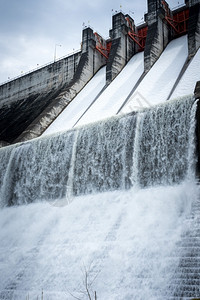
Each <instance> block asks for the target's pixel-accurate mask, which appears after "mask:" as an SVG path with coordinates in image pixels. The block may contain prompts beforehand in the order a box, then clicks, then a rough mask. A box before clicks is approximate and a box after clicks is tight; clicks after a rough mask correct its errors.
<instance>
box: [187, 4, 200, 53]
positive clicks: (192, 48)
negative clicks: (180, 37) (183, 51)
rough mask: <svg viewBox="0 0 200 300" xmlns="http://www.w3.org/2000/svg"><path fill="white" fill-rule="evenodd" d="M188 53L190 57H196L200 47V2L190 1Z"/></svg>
mask: <svg viewBox="0 0 200 300" xmlns="http://www.w3.org/2000/svg"><path fill="white" fill-rule="evenodd" d="M189 8H190V10H189V23H188V51H189V57H192V56H194V55H195V53H196V51H197V49H198V48H199V46H200V1H199V0H196V1H195V0H190V1H189Z"/></svg>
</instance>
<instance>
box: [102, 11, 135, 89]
mask: <svg viewBox="0 0 200 300" xmlns="http://www.w3.org/2000/svg"><path fill="white" fill-rule="evenodd" d="M126 17H128V18H129V19H130V21H131V22H132V25H133V27H134V28H135V25H134V21H133V20H132V18H131V17H130V16H128V15H124V14H123V13H121V12H120V13H117V14H115V15H114V16H113V17H112V29H111V30H110V37H111V40H112V46H111V51H110V54H109V58H108V61H107V67H106V82H107V83H110V82H111V81H112V80H113V79H114V78H115V77H116V76H117V75H118V74H119V72H120V71H121V70H122V69H123V67H124V66H125V65H126V63H127V62H128V61H129V60H130V58H131V57H132V56H133V55H134V54H135V53H136V52H137V45H136V44H135V42H134V41H133V40H131V39H130V37H129V36H128V30H129V24H128V22H127V20H126Z"/></svg>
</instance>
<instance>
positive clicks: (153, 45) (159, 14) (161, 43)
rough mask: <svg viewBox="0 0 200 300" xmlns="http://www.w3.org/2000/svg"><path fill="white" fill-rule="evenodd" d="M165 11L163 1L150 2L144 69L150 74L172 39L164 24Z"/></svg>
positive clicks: (147, 16) (151, 0)
mask: <svg viewBox="0 0 200 300" xmlns="http://www.w3.org/2000/svg"><path fill="white" fill-rule="evenodd" d="M164 17H165V9H164V8H163V6H162V3H161V0H156V1H155V0H148V13H147V14H146V16H145V18H146V22H147V24H148V32H147V39H146V45H145V50H144V69H145V72H148V71H149V70H150V69H151V67H152V66H153V64H154V63H155V62H156V60H157V59H158V58H159V56H160V55H161V53H162V52H163V50H164V48H165V47H166V45H167V44H168V42H169V39H170V30H169V27H168V25H167V24H166V23H164V22H163V19H164Z"/></svg>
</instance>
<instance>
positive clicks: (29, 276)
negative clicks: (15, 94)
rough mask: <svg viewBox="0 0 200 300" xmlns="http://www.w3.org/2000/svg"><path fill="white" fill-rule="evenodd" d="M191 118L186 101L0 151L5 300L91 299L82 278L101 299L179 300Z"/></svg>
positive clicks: (191, 161)
mask: <svg viewBox="0 0 200 300" xmlns="http://www.w3.org/2000/svg"><path fill="white" fill-rule="evenodd" d="M195 111H196V103H194V99H192V98H191V97H186V98H183V99H179V100H176V101H175V100H174V101H170V102H168V103H166V104H162V105H160V106H156V107H154V108H152V109H146V110H143V111H141V112H140V113H138V114H129V115H123V116H119V117H115V118H111V119H108V120H105V121H103V122H97V123H95V124H93V125H88V126H85V127H80V128H77V129H76V130H72V131H69V132H65V133H62V134H59V135H52V136H49V137H45V138H40V139H36V140H35V141H32V142H28V143H24V144H18V145H17V146H12V147H6V148H4V149H1V150H0V157H1V170H2V172H1V178H0V179H1V181H0V183H1V186H0V188H1V206H2V209H1V210H0V228H1V230H0V241H1V244H0V279H1V280H0V299H20V300H21V299H25V297H27V296H29V299H37V296H38V297H41V294H42V290H43V297H44V299H49V300H51V299H52V300H61V299H62V300H63V299H74V298H73V296H75V297H77V298H80V299H88V296H87V295H85V294H83V293H81V292H80V291H83V292H86V287H85V284H83V282H84V281H85V278H86V277H85V276H86V273H87V275H88V281H89V283H90V282H93V283H92V286H91V287H90V286H89V291H90V293H91V294H92V296H94V293H93V292H94V291H96V292H97V299H102V300H103V299H109V300H122V299H124V300H133V299H137V300H140V299H141V300H143V299H150V300H153V299H155V300H159V299H166V300H169V299H170V297H171V298H172V299H173V295H174V294H175V290H176V289H175V287H174V285H172V278H173V276H174V274H175V273H176V272H177V270H178V269H179V263H180V259H181V255H182V254H181V253H180V252H176V249H177V245H178V244H179V243H180V242H181V240H182V236H183V234H184V232H185V231H186V228H187V230H188V220H190V219H191V224H190V225H191V228H192V224H193V222H195V220H196V219H195V217H194V216H192V217H191V208H192V207H193V205H194V203H196V202H198V198H199V190H198V186H197V185H196V182H195V177H194V165H195V156H194V148H195V147H194V146H195V139H194V131H195ZM59 199H60V201H59ZM44 200H47V201H44ZM72 200H73V201H72ZM29 202H33V203H30V204H29V205H24V204H25V203H29ZM13 204H14V205H16V204H18V206H12V207H6V206H7V205H13ZM19 204H20V205H19ZM22 204H23V205H22ZM85 270H86V273H85ZM182 285H183V283H182V284H181V286H182ZM193 293H194V295H193V297H195V296H197V292H196V290H195V289H194V290H193ZM72 295H73V296H72ZM93 298H94V297H93ZM39 299H40V298H39ZM187 299H188V298H187Z"/></svg>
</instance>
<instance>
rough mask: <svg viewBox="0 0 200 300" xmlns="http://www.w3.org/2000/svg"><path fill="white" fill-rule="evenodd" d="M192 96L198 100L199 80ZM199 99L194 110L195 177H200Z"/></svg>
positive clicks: (199, 98)
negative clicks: (195, 138)
mask: <svg viewBox="0 0 200 300" xmlns="http://www.w3.org/2000/svg"><path fill="white" fill-rule="evenodd" d="M194 96H195V98H196V99H197V100H199V101H200V81H198V82H197V83H196V86H195V90H194ZM199 101H198V103H197V111H196V120H197V125H196V137H197V150H196V151H197V168H196V174H197V177H198V178H199V179H200V104H199Z"/></svg>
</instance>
